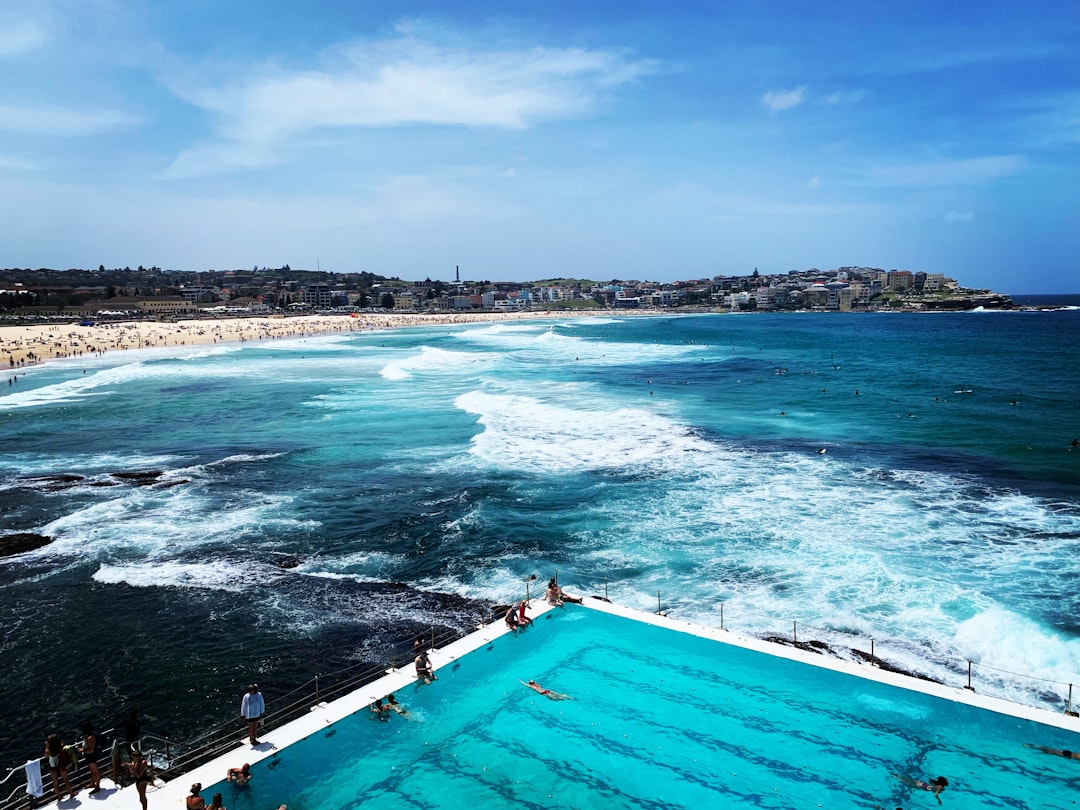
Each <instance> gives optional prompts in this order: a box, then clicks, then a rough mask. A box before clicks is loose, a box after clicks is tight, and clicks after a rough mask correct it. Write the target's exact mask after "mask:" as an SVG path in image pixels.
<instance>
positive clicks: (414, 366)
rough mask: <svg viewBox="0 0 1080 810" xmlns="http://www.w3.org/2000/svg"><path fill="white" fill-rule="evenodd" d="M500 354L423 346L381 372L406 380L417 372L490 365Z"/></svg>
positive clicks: (390, 376) (389, 377) (384, 375)
mask: <svg viewBox="0 0 1080 810" xmlns="http://www.w3.org/2000/svg"><path fill="white" fill-rule="evenodd" d="M498 359H499V355H497V354H490V353H478V352H448V351H446V350H445V349H436V348H432V347H431V346H421V347H420V353H419V354H414V355H411V356H409V357H406V358H404V359H401V360H394V361H393V362H391V363H387V364H386V365H385V366H384V367H383V369H382V371H381V372H380V374H382V376H383V377H385V378H386V379H388V380H406V379H408V378H409V377H411V376H413V374H416V373H432V372H455V371H457V370H458V369H460V368H462V367H472V368H475V367H476V366H478V365H481V364H482V365H485V366H489V365H491V364H492V363H495V362H496V361H497V360H498Z"/></svg>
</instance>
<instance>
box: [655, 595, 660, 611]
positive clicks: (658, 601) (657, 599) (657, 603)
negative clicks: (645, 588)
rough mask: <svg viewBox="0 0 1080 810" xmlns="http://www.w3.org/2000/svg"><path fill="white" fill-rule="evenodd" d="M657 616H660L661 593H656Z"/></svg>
mask: <svg viewBox="0 0 1080 810" xmlns="http://www.w3.org/2000/svg"><path fill="white" fill-rule="evenodd" d="M656 615H657V616H659V615H660V591H657V592H656Z"/></svg>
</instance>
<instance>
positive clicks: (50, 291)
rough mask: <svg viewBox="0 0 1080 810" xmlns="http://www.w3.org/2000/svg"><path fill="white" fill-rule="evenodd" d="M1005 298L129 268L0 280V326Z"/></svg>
mask: <svg viewBox="0 0 1080 810" xmlns="http://www.w3.org/2000/svg"><path fill="white" fill-rule="evenodd" d="M1011 306H1012V301H1011V299H1010V298H1009V297H1008V296H1007V295H1001V294H997V293H992V292H990V291H989V290H973V289H967V288H964V287H961V286H960V285H959V284H958V283H957V281H956V280H955V279H952V278H949V277H947V276H945V275H944V274H942V273H924V272H911V271H909V270H881V269H878V268H872V267H840V268H836V269H834V270H817V269H810V270H792V271H789V272H787V273H782V274H768V275H765V274H759V273H758V271H757V270H754V272H753V273H750V274H748V275H741V276H727V275H718V276H714V277H712V278H707V279H693V280H688V281H675V282H663V283H661V282H652V281H636V280H621V279H612V280H610V281H591V280H586V279H572V278H552V279H543V280H538V281H533V282H507V281H462V280H461V279H460V271H459V270H458V269H456V268H455V271H454V279H453V280H452V281H442V280H432V279H431V278H425V279H424V280H423V281H404V280H402V279H399V278H392V277H391V278H387V277H384V276H380V275H376V274H374V273H368V272H361V273H332V272H323V271H312V270H293V269H291V268H290V267H289V265H287V264H286V265H284V266H283V267H278V268H267V267H262V268H259V267H253V268H252V269H251V270H250V271H241V270H226V271H217V270H209V271H205V272H193V271H178V270H162V269H161V268H159V267H150V268H145V267H142V266H140V267H138V268H137V269H135V270H132V269H131V268H130V267H124V268H114V269H106V268H105V267H104V266H99V267H98V268H97V269H96V270H94V269H89V270H81V269H69V270H52V269H48V268H41V269H36V270H31V269H19V268H10V269H5V270H0V317H4V318H9V319H10V318H16V319H28V318H29V319H35V318H94V319H110V318H132V317H155V318H176V317H197V316H200V315H202V316H217V317H220V316H222V315H226V316H227V315H265V314H270V313H275V312H303V311H308V312H312V311H314V312H325V311H333V310H338V311H343V310H353V311H355V310H372V309H376V310H378V309H382V310H396V311H405V312H462V311H482V312H517V311H523V310H530V309H531V310H536V309H542V310H554V309H596V308H599V309H613V310H618V309H665V310H671V309H682V310H684V311H685V310H692V311H699V312H700V311H740V312H745V311H759V312H761V311H784V310H790V311H806V310H816V311H828V310H833V311H841V312H846V311H867V310H883V309H891V310H906V311H920V310H965V309H975V308H979V307H982V308H986V309H1008V308H1011Z"/></svg>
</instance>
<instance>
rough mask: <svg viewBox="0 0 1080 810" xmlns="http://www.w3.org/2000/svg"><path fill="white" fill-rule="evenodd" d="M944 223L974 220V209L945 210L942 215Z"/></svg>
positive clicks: (950, 223) (953, 223)
mask: <svg viewBox="0 0 1080 810" xmlns="http://www.w3.org/2000/svg"><path fill="white" fill-rule="evenodd" d="M943 219H944V220H945V224H947V225H955V224H956V223H957V222H974V221H975V212H974V211H946V212H945V216H944V217H943Z"/></svg>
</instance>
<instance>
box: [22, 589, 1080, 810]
mask: <svg viewBox="0 0 1080 810" xmlns="http://www.w3.org/2000/svg"><path fill="white" fill-rule="evenodd" d="M581 608H584V609H587V610H596V611H598V612H601V613H607V614H610V615H613V616H619V617H621V618H625V619H630V620H632V621H637V622H642V623H644V624H649V625H654V626H656V627H660V628H663V629H666V630H673V631H675V632H680V633H687V634H689V635H693V636H697V637H699V638H704V639H708V640H710V641H716V642H720V643H721V644H728V645H731V646H734V647H739V648H742V649H746V650H751V651H754V652H759V653H763V654H765V655H770V656H773V657H775V658H785V659H787V660H790V661H793V662H796V663H800V664H809V665H810V666H815V667H819V668H821V669H828V670H832V671H834V672H839V673H843V674H846V675H853V676H855V677H857V678H863V679H866V680H870V681H876V682H878V683H882V684H886V685H888V686H895V687H897V688H899V689H906V690H908V691H913V692H921V693H923V694H926V695H932V696H934V697H939V698H943V699H945V700H951V701H953V702H955V703H964V704H967V705H970V706H974V707H976V708H979V709H983V710H985V711H990V712H994V713H996V714H1004V715H1008V716H1011V717H1016V718H1020V719H1023V720H1031V721H1034V722H1037V723H1042V724H1043V725H1047V726H1053V727H1056V728H1061V729H1064V730H1067V731H1073V732H1080V719H1078V718H1075V717H1070V716H1067V715H1065V714H1061V715H1059V714H1056V713H1055V712H1052V711H1050V710H1048V709H1040V708H1037V707H1034V706H1026V705H1024V704H1020V703H1014V702H1012V701H1009V700H1006V699H1004V698H999V697H994V696H992V695H981V694H978V693H977V692H973V691H969V690H967V689H963V688H960V687H955V686H948V685H946V684H941V683H937V682H934V681H924V680H922V679H920V678H916V677H913V676H910V675H904V674H901V673H896V672H888V671H886V670H882V669H879V668H877V667H876V666H874V665H873V664H871V663H869V662H859V661H848V660H844V659H841V658H833V657H831V656H827V655H823V654H819V653H813V652H808V651H806V650H802V649H799V648H797V647H786V646H784V645H782V644H777V643H775V642H771V641H764V640H762V639H758V638H753V637H748V636H742V635H739V634H737V633H734V632H732V631H730V630H724V629H720V628H715V627H705V626H703V625H699V624H694V623H693V622H689V621H686V620H684V619H678V618H673V617H669V616H666V615H663V614H657V613H648V612H645V611H641V610H636V609H634V608H628V607H624V606H622V605H615V604H612V603H610V602H608V601H606V600H604V599H601V598H599V597H585V599H584V601H583V602H582V605H581ZM581 608H579V607H578V606H571V607H569V608H562V609H569V610H578V609H581ZM558 609H560V608H556V607H554V606H552V605H549V604H547V603H546V602H544V601H543V600H541V599H532V600H530V601H529V610H530V611H531V612H532V618H534V619H535V618H538V617H540V616H543V615H544V614H546V613H548V612H550V611H552V610H558ZM510 632H511V631H510V629H509V628H508V627H507V626H506V624H505V623H504V622H495V623H492V624H487V625H481V626H480V627H478V628H477V629H476V630H475V631H473V632H472V633H469V634H468V635H466V636H464V637H462V638H460V639H458V640H457V641H454V642H452V643H450V644H448V645H446V646H445V647H437V648H433V649H432V650H431V652H430V658H431V663H432V666H433V668H434V669H435V671H436V673H437V672H438V670H439V669H440V668H441V667H444V666H446V665H447V664H451V663H453V662H454V661H456V660H457V659H459V658H461V657H462V656H465V655H468V654H469V653H471V652H475V651H476V650H479V649H480V648H481V647H483V646H485V645H487V644H489V643H491V642H492V641H494V640H495V639H497V638H499V637H501V636H505V635H507V634H508V633H510ZM436 680H437V678H436ZM415 682H416V673H415V671H414V669H413V667H412V666H408V667H406V668H404V669H400V668H397V669H389V670H387V671H386V674H385V675H383V676H382V677H381V678H379V679H377V680H375V681H373V682H371V683H369V684H367V685H365V686H362V687H360V688H359V689H356V690H354V691H353V692H350V693H349V694H347V695H345V696H343V697H340V698H338V699H336V700H334V701H331V702H329V703H327V702H325V701H324V702H320V703H317V704H315V705H313V706H311V707H310V709H309V711H308V713H307V715H305V716H303V717H299V718H297V719H295V720H292V721H290V722H288V723H286V724H285V725H283V726H281V727H279V728H276V729H274V730H273V731H270V732H267V733H266V734H260V735H259V736H260V737H261V738H262V739H261V741H260V744H259V745H257V746H252V745H249V744H248V742H247V740H246V739H245V738H246V732H245V731H244V730H243V729H242V728H241V727H240V725H241V724H240V723H239V721H238V722H237V747H236V748H235V749H234V750H232V751H229V752H227V753H225V754H222V755H221V756H219V757H217V758H216V759H214V760H212V761H210V762H208V763H206V764H205V765H200V766H199V767H198V768H195V769H194V770H192V771H190V772H188V773H186V774H184V775H183V776H181V777H178V778H176V779H173V780H172V781H169V782H163V781H160V780H157V781H155V783H154V784H152V785H150V786H149V788H148V789H147V798H148V799H150V798H151V797H152V798H153V803H154V805H155V806H158V807H162V806H166V807H167V806H177V807H181V806H183V805H182V803H183V801H184V799H185V797H187V796H188V795H189V794H190V792H191V785H193V784H195V783H196V782H198V783H200V784H202V785H207V786H210V785H215V784H217V783H218V782H221V781H223V780H224V778H225V774H226V773H227V772H228V770H229V768H239V767H241V766H242V765H243V764H244V763H248V764H251V765H254V764H256V763H258V762H261V761H263V760H264V759H269V758H271V757H273V756H275V755H276V754H277V753H278V752H279V751H281V750H282V749H284V748H287V747H288V746H290V745H293V744H295V743H297V742H300V741H301V740H303V739H306V738H307V737H310V736H311V735H312V734H315V733H316V732H318V731H320V730H322V729H324V728H326V727H327V726H329V725H332V724H333V723H336V722H338V721H339V720H343V719H344V718H346V717H348V716H350V715H352V714H355V713H356V712H360V711H367V710H368V707H369V706H370V705H371V704H372V703H374V702H375V700H377V699H380V698H385V697H386V696H387V695H389V694H392V693H395V692H400V691H401V690H403V689H405V688H406V687H407V686H410V685H411V684H414V683H415ZM430 688H432V689H437V688H438V684H437V683H436V684H432V685H431V686H430ZM43 777H44V780H45V781H44V784H45V787H46V791H48V790H49V789H51V787H52V784H51V780H50V779H49V778H48V774H43ZM102 786H103V788H102V791H101V792H100V793H99V794H97V795H96V796H95V797H94V798H93V801H94V802H102V803H106V802H107V803H108V808H109V810H128V808H130V809H131V810H141V807H142V805H141V804H140V802H139V796H138V793H137V792H136V791H135V790H134V788H130V789H121V788H119V787H117V786H116V785H114V784H113V782H112V781H111V780H110V779H107V778H103V779H102ZM203 792H204V793H206V792H208V791H203ZM87 795H88V794H87V793H86V792H85V791H81V792H80V793H79V794H78V796H79V799H78V801H73V800H71V799H63V800H61V801H59V802H56V801H55V800H54V801H51V802H49V803H47V804H44V805H40V806H42V807H46V808H57V809H58V810H68V808H72V807H77V806H79V805H81V803H82V798H83V797H85V796H87ZM206 798H207V801H209V797H206ZM281 801H282V803H284V804H288V802H289V797H282V800H281ZM172 802H176V803H177V804H176V805H172V804H171V803H172ZM268 810H269V808H268Z"/></svg>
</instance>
